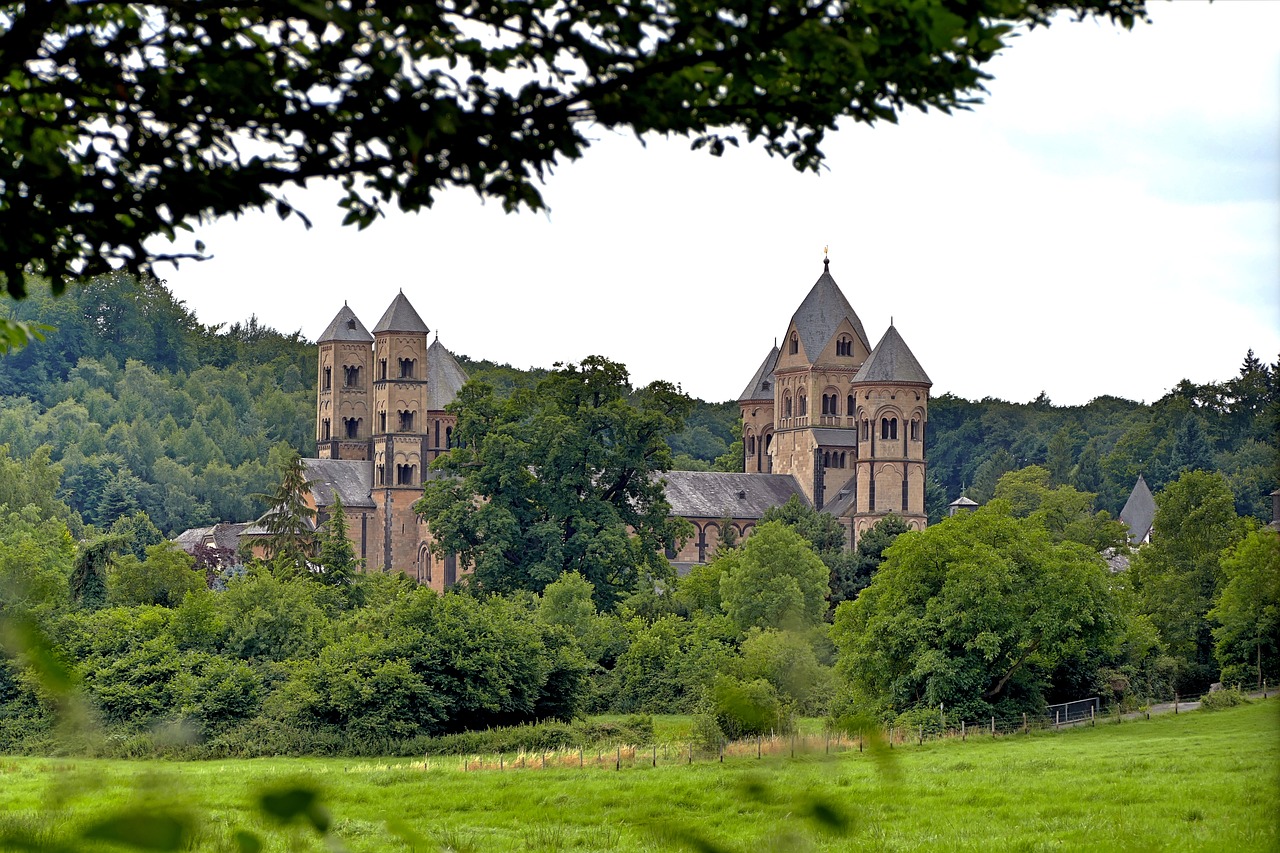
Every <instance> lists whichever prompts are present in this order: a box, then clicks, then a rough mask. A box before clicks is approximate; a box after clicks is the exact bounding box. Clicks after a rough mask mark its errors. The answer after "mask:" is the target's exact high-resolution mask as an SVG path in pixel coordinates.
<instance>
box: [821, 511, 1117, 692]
mask: <svg viewBox="0 0 1280 853" xmlns="http://www.w3.org/2000/svg"><path fill="white" fill-rule="evenodd" d="M885 557H886V559H885V562H884V563H883V564H882V565H881V566H880V570H879V571H878V572H877V573H876V576H875V577H874V578H873V579H872V581H871V585H870V586H868V587H867V588H866V589H865V590H863V591H862V593H861V594H860V595H859V596H858V597H857V599H855V600H854V601H847V602H844V603H843V604H841V605H840V606H839V607H838V608H837V609H836V621H835V626H834V628H833V629H832V636H833V638H834V639H835V642H836V647H837V650H838V652H839V657H838V661H837V669H838V671H839V672H840V673H841V675H842V676H843V677H844V678H845V679H846V682H847V684H848V686H849V688H850V690H851V693H852V698H853V700H854V702H855V704H856V705H858V706H860V707H861V709H862V710H863V711H868V712H874V713H884V714H888V713H891V712H892V713H899V712H902V711H905V710H908V709H911V708H913V707H932V708H936V707H937V706H938V703H939V702H943V703H946V705H947V706H948V707H956V708H957V710H958V711H959V712H961V713H965V714H969V715H972V716H979V717H981V716H985V715H988V714H990V713H1006V712H1008V713H1013V712H1015V711H1022V710H1026V709H1033V708H1037V707H1038V706H1039V705H1041V704H1042V703H1043V691H1044V689H1045V686H1046V685H1045V679H1046V676H1047V674H1048V673H1050V672H1052V671H1053V669H1054V667H1055V666H1056V665H1057V664H1058V662H1059V661H1061V660H1062V659H1063V658H1064V657H1066V656H1068V655H1070V654H1072V653H1073V652H1075V651H1076V650H1077V649H1079V648H1080V647H1081V646H1085V647H1089V646H1093V647H1102V646H1109V645H1111V644H1112V643H1114V642H1115V640H1116V638H1117V634H1118V632H1119V630H1120V620H1119V617H1118V614H1117V613H1116V609H1115V603H1114V600H1113V598H1112V596H1111V594H1110V591H1109V588H1108V575H1107V570H1106V566H1105V564H1104V563H1103V562H1102V560H1101V558H1100V557H1098V555H1097V554H1095V553H1093V552H1092V551H1091V550H1090V549H1088V548H1086V547H1084V546H1081V545H1078V544H1076V543H1073V542H1063V543H1054V542H1053V541H1052V540H1051V539H1050V537H1049V535H1048V533H1046V532H1045V530H1044V528H1043V527H1041V526H1040V525H1038V524H1035V523H1034V522H1032V521H1029V520H1025V519H1018V518H1015V517H1014V516H1013V514H1012V513H1011V512H1010V509H1009V505H1008V504H1007V503H1005V502H1004V501H994V502H992V503H991V504H989V505H987V506H985V507H982V508H981V509H979V510H976V511H975V512H972V513H963V514H961V515H958V516H956V517H954V518H950V519H948V520H946V521H944V522H943V523H942V524H939V525H935V526H932V527H929V528H928V529H926V530H924V531H922V532H921V533H918V534H912V535H910V536H902V537H899V539H898V541H897V542H896V543H895V544H894V545H893V546H892V547H891V548H889V549H888V551H887V552H886V554H885Z"/></svg>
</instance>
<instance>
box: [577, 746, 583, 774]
mask: <svg viewBox="0 0 1280 853" xmlns="http://www.w3.org/2000/svg"><path fill="white" fill-rule="evenodd" d="M583 763H584V762H583V761H582V747H578V769H579V770H581V769H582V766H583Z"/></svg>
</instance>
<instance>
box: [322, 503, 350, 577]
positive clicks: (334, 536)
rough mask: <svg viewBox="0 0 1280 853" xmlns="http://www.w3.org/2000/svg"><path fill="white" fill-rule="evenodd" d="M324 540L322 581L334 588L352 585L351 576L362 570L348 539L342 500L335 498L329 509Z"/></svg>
mask: <svg viewBox="0 0 1280 853" xmlns="http://www.w3.org/2000/svg"><path fill="white" fill-rule="evenodd" d="M324 526H325V532H324V538H323V540H322V541H321V543H320V565H321V566H323V567H324V573H323V574H322V575H320V580H322V581H324V582H325V583H327V584H330V585H332V586H345V585H347V584H349V583H351V576H352V575H353V574H355V572H356V571H357V570H358V569H359V568H360V562H359V560H357V559H356V549H355V546H353V545H352V544H351V540H350V539H348V538H347V514H346V512H345V510H344V509H343V507H342V498H340V497H338V496H337V495H334V496H333V506H332V507H330V508H329V520H328V521H327V522H325V525H324Z"/></svg>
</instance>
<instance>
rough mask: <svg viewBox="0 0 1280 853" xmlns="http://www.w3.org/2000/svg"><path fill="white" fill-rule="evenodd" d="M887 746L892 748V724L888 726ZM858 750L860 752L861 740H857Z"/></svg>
mask: <svg viewBox="0 0 1280 853" xmlns="http://www.w3.org/2000/svg"><path fill="white" fill-rule="evenodd" d="M889 748H890V749H893V726H889ZM858 752H862V741H858Z"/></svg>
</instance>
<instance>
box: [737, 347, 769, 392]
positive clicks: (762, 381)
mask: <svg viewBox="0 0 1280 853" xmlns="http://www.w3.org/2000/svg"><path fill="white" fill-rule="evenodd" d="M777 363H778V348H777V347H776V346H775V347H774V348H773V349H771V350H769V354H768V355H766V356H765V357H764V361H762V362H760V366H759V367H758V368H756V372H755V374H754V375H753V376H752V377H751V381H750V382H748V383H747V387H746V388H744V389H743V390H742V393H741V394H739V395H738V402H739V403H745V402H746V401H748V400H772V399H773V366H774V365H775V364H777Z"/></svg>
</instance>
